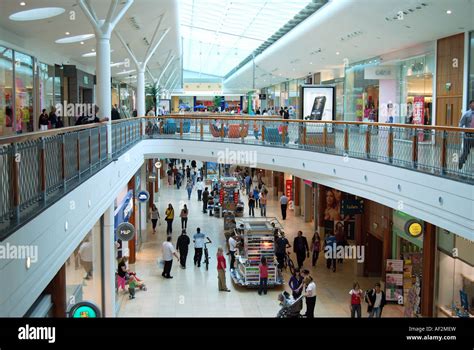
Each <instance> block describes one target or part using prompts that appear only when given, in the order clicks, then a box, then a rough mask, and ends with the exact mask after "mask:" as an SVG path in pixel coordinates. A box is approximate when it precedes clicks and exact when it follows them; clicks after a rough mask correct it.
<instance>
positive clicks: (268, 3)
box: [179, 0, 311, 76]
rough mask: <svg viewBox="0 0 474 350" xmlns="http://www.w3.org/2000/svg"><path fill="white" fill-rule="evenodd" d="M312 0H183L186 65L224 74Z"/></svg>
mask: <svg viewBox="0 0 474 350" xmlns="http://www.w3.org/2000/svg"><path fill="white" fill-rule="evenodd" d="M310 2H311V1H310V0H180V1H179V6H180V9H179V11H180V23H181V34H182V36H183V51H184V52H183V55H184V69H185V70H189V71H195V72H200V73H204V74H212V75H218V76H224V75H225V74H227V73H229V72H230V71H231V70H232V69H233V68H234V67H236V66H237V65H238V64H239V63H240V62H241V61H242V60H244V59H245V58H246V57H247V56H248V55H250V54H251V53H252V51H253V50H255V49H256V48H258V47H259V46H260V45H261V44H262V43H263V42H265V40H267V39H268V38H269V37H271V36H272V35H273V34H274V33H275V32H276V31H277V30H278V29H280V28H281V27H282V26H284V25H285V24H286V23H287V22H288V21H289V20H291V19H292V18H293V17H294V16H295V15H296V14H298V13H299V12H300V11H301V10H302V9H304V8H305V7H306V6H307V5H308V4H309V3H310Z"/></svg>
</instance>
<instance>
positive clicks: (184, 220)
mask: <svg viewBox="0 0 474 350" xmlns="http://www.w3.org/2000/svg"><path fill="white" fill-rule="evenodd" d="M188 214H189V210H188V206H187V205H186V204H185V205H184V207H183V209H181V213H180V214H179V217H180V218H181V229H184V230H185V229H186V228H187V227H188Z"/></svg>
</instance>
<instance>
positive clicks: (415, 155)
mask: <svg viewBox="0 0 474 350" xmlns="http://www.w3.org/2000/svg"><path fill="white" fill-rule="evenodd" d="M411 131H412V133H413V134H412V135H411V140H412V144H411V161H412V165H413V168H415V169H416V168H417V167H418V135H417V134H416V129H411Z"/></svg>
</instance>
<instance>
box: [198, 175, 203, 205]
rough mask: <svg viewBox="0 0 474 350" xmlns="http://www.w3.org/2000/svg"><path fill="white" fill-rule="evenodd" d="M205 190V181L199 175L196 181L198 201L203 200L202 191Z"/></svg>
mask: <svg viewBox="0 0 474 350" xmlns="http://www.w3.org/2000/svg"><path fill="white" fill-rule="evenodd" d="M203 190H204V182H203V181H202V179H201V178H200V177H199V178H198V179H197V182H196V191H197V193H198V202H200V201H201V196H202V191H203Z"/></svg>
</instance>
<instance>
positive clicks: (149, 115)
mask: <svg viewBox="0 0 474 350" xmlns="http://www.w3.org/2000/svg"><path fill="white" fill-rule="evenodd" d="M147 116H148V117H156V115H155V107H152V108H151V109H150V110H149V111H148V114H147Z"/></svg>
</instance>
